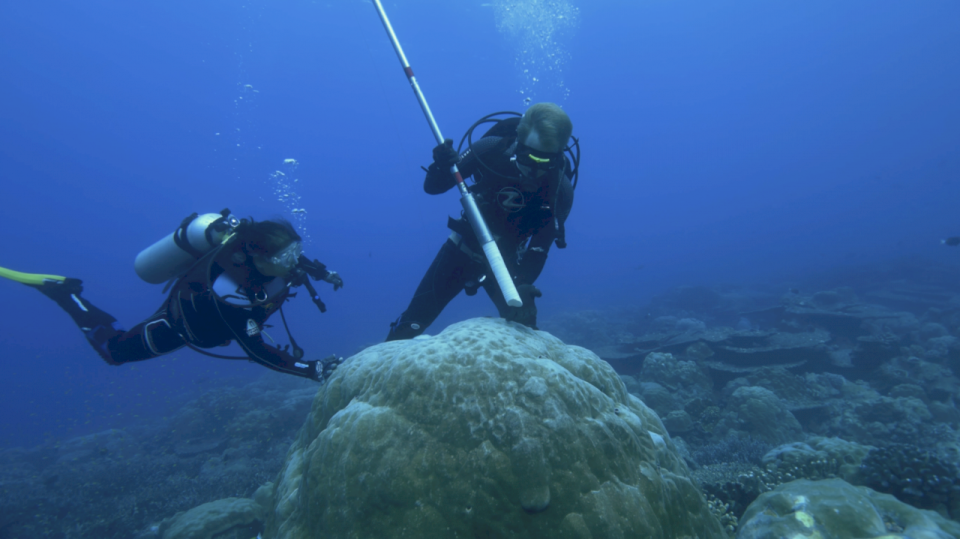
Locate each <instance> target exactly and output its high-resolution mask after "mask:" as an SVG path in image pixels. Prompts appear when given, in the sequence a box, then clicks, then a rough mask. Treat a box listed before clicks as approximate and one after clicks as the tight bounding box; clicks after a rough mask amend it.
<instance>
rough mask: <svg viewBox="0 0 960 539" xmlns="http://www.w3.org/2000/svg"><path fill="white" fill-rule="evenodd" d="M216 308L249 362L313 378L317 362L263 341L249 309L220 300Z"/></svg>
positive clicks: (258, 325)
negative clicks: (294, 355) (226, 303)
mask: <svg viewBox="0 0 960 539" xmlns="http://www.w3.org/2000/svg"><path fill="white" fill-rule="evenodd" d="M213 301H217V300H213ZM279 301H283V299H282V298H281V299H280V300H279ZM217 309H218V311H217V312H218V314H219V316H220V318H221V319H222V320H223V323H224V324H226V325H227V327H228V328H229V330H230V334H231V335H232V336H233V338H234V340H236V341H237V344H239V345H240V348H243V351H244V352H245V353H246V354H247V357H249V358H250V359H251V360H252V361H255V362H257V363H259V364H261V365H263V366H264V367H267V368H268V369H272V370H275V371H277V372H282V373H286V374H293V375H296V376H302V377H304V378H310V379H316V378H315V377H316V374H317V373H316V361H304V360H298V359H297V358H295V357H293V356H292V355H290V354H288V353H287V352H285V351H284V350H281V349H280V348H277V347H275V346H271V345H269V344H267V343H266V342H264V340H263V333H262V329H263V328H262V327H261V326H260V324H259V323H257V322H256V321H255V320H253V317H251V313H250V311H248V310H247V309H243V308H238V307H233V306H228V305H225V304H223V303H220V304H219V305H218V306H217ZM248 328H249V330H250V331H248ZM250 333H253V335H251V334H250Z"/></svg>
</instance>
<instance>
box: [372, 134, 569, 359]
mask: <svg viewBox="0 0 960 539" xmlns="http://www.w3.org/2000/svg"><path fill="white" fill-rule="evenodd" d="M519 122H520V119H519V118H511V119H507V120H502V121H500V122H499V123H497V124H496V125H495V126H494V127H493V128H491V129H490V130H489V131H488V132H487V133H486V134H485V135H484V137H483V138H481V139H480V140H477V141H475V142H474V143H473V148H472V150H471V149H468V150H467V151H465V152H464V153H463V154H462V155H461V156H460V161H459V163H458V164H457V167H458V168H459V170H460V173H461V175H462V176H463V178H468V177H470V176H473V179H474V184H473V185H471V186H470V187H469V189H470V192H471V193H473V194H474V197H475V198H476V201H477V206H478V207H479V208H480V212H481V213H482V214H483V217H484V219H485V220H486V223H487V227H488V228H489V229H490V233H491V234H492V235H493V237H494V239H496V241H497V246H498V247H499V248H500V253H501V255H502V256H503V260H504V263H505V264H506V267H507V270H508V271H509V272H510V275H511V276H513V279H514V283H515V284H516V285H517V286H520V285H523V284H530V285H532V284H533V283H534V281H536V280H537V277H539V276H540V272H541V271H542V270H543V266H544V264H546V261H547V253H548V252H549V250H550V246H551V245H552V244H553V243H554V241H556V242H557V245H558V247H560V248H563V247H565V246H566V243H565V238H564V222H565V221H566V219H567V216H569V215H570V209H571V208H572V207H573V187H572V185H571V183H570V180H571V178H570V175H571V171H570V166H569V163H566V166H565V167H564V168H563V169H561V170H557V171H556V172H554V173H553V174H550V175H549V177H547V176H545V177H544V178H541V179H540V180H538V181H537V182H530V181H529V180H526V179H524V178H523V177H522V176H521V175H520V173H519V171H518V169H517V167H516V165H515V164H514V163H513V162H512V161H511V160H510V158H511V157H512V156H513V155H514V150H515V143H516V127H517V125H518V124H519ZM481 161H482V163H481ZM455 185H456V179H455V178H454V177H453V175H452V174H450V172H449V170H443V169H441V168H440V167H438V166H437V165H436V164H433V165H431V166H430V168H429V169H427V176H426V178H425V179H424V182H423V189H424V191H426V192H427V193H428V194H431V195H437V194H441V193H445V192H447V191H449V190H450V189H452V188H453V187H455ZM448 226H449V227H450V229H451V230H453V232H454V233H455V234H453V235H451V236H450V238H448V239H447V241H445V242H444V244H443V246H442V247H441V248H440V252H439V253H437V256H436V258H434V260H433V263H432V264H431V265H430V268H429V269H428V270H427V273H426V275H424V276H423V279H422V280H421V281H420V285H419V286H418V287H417V290H416V292H415V293H414V295H413V299H412V300H411V301H410V305H409V306H408V307H407V309H406V310H405V311H404V312H403V314H402V315H400V318H398V319H397V320H396V321H395V322H393V323H392V324H390V333H389V335H388V336H387V340H388V341H389V340H397V339H410V338H413V337H416V336H417V335H420V334H421V333H423V332H424V330H426V329H427V327H428V326H429V325H430V324H432V323H433V321H434V320H436V318H437V316H439V315H440V313H441V311H443V309H444V307H446V306H447V304H448V303H450V301H451V300H452V299H453V298H455V297H456V296H457V294H459V293H460V291H461V290H466V292H467V294H468V295H473V294H475V293H476V292H477V288H479V287H480V286H482V287H483V289H484V291H485V292H486V293H487V295H488V296H489V297H490V299H491V300H492V301H493V303H494V305H496V306H497V310H498V312H499V313H500V316H502V317H504V318H509V309H511V307H508V306H507V304H506V300H505V299H504V297H503V293H502V292H501V291H500V287H499V285H498V284H497V283H496V279H494V278H493V274H492V272H490V270H489V267H488V265H487V263H486V259H485V258H484V254H483V248H482V247H481V246H480V243H479V242H478V241H477V238H476V235H475V234H474V233H473V230H472V229H471V227H470V224H469V223H468V222H467V220H466V218H464V217H461V218H460V219H456V220H455V219H452V218H451V219H449V222H448Z"/></svg>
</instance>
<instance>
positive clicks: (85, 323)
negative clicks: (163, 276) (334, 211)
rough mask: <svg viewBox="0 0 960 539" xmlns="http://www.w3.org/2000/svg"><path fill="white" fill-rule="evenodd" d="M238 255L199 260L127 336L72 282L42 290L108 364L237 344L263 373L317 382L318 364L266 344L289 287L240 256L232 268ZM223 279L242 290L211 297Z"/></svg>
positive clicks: (214, 255)
mask: <svg viewBox="0 0 960 539" xmlns="http://www.w3.org/2000/svg"><path fill="white" fill-rule="evenodd" d="M235 252H236V251H235V250H228V249H227V248H224V249H222V250H221V252H218V253H211V254H210V255H208V256H207V257H205V258H204V259H201V260H200V261H199V262H198V263H197V264H196V265H194V267H193V268H192V269H191V270H190V271H189V272H188V273H187V274H186V275H184V276H183V277H181V278H180V279H179V280H178V281H177V282H176V284H174V285H173V287H172V289H171V290H170V294H169V296H167V300H166V301H165V302H164V304H163V306H161V307H160V309H159V310H158V311H157V312H156V313H154V314H153V316H151V317H149V318H148V319H146V320H144V321H143V322H141V323H139V324H137V325H136V326H134V327H133V328H132V329H131V330H129V331H125V330H124V329H123V328H122V327H120V325H119V324H117V321H116V319H115V318H114V317H113V316H111V315H110V314H108V313H106V312H104V311H102V310H100V309H98V308H97V307H96V306H94V305H93V304H91V303H90V302H89V301H87V300H86V299H85V298H82V297H80V292H81V291H82V287H81V286H80V282H79V281H77V280H75V279H69V280H68V282H67V283H65V284H64V285H60V286H62V287H64V288H59V287H56V288H55V287H48V288H41V291H42V292H44V293H45V294H46V295H48V296H49V297H51V298H52V299H54V300H55V301H56V302H57V304H59V305H60V306H61V307H62V308H63V309H64V310H65V311H67V313H68V314H69V315H70V316H71V317H72V318H73V320H74V321H75V322H76V323H77V325H78V326H80V329H81V330H82V331H83V332H84V334H85V335H86V337H87V340H88V341H90V344H91V345H93V347H94V349H96V350H97V352H98V353H99V354H100V356H101V357H102V358H103V359H104V360H105V361H106V362H107V363H109V364H111V365H120V364H123V363H129V362H132V361H142V360H145V359H151V358H154V357H157V356H161V355H164V354H169V353H170V352H173V351H175V350H178V349H180V348H182V347H184V346H188V345H190V346H192V347H195V348H214V347H220V346H226V345H227V344H229V343H230V341H237V344H239V345H240V347H241V348H243V350H244V352H245V353H246V354H247V356H248V357H249V359H251V360H253V361H255V362H257V363H259V364H261V365H263V366H265V367H268V368H270V369H273V370H275V371H279V372H283V373H287V374H294V375H297V376H303V377H305V378H311V379H314V380H317V379H318V371H317V361H304V360H300V359H296V358H294V357H293V356H292V355H290V354H289V353H287V352H286V350H285V349H280V348H278V347H275V346H271V345H269V344H267V343H266V342H265V341H264V340H263V327H264V323H265V322H266V320H267V319H268V318H270V316H271V315H273V314H274V313H275V312H277V310H279V309H280V307H281V306H282V305H283V302H285V301H286V300H287V299H288V298H289V297H290V286H291V284H290V283H288V282H285V281H284V280H283V279H282V278H280V277H268V276H265V275H262V274H261V273H260V272H258V271H257V270H256V269H255V268H254V267H253V265H252V264H250V263H249V262H248V261H246V260H245V258H244V257H242V256H241V257H238V258H239V259H240V260H241V262H239V263H234V262H233V259H232V258H231V255H233V253H235ZM321 266H322V265H321ZM322 271H326V270H325V269H323V270H322ZM225 274H229V277H231V279H232V281H233V282H234V283H242V284H240V285H238V286H231V287H230V294H223V293H222V292H223V290H219V291H220V292H221V294H218V293H216V292H214V291H213V290H211V284H212V283H215V282H217V279H218V278H220V277H221V276H224V275H225ZM278 279H279V280H278ZM224 282H225V281H224ZM215 287H216V288H218V289H219V288H220V287H219V286H215ZM229 301H232V303H230V302H229ZM237 303H244V305H238V304H237ZM238 359H239V358H238Z"/></svg>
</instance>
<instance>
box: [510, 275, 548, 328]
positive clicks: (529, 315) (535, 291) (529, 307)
mask: <svg viewBox="0 0 960 539" xmlns="http://www.w3.org/2000/svg"><path fill="white" fill-rule="evenodd" d="M517 294H519V296H520V301H522V302H523V306H521V307H507V312H506V313H505V315H504V318H505V319H506V320H509V321H510V322H516V323H518V324H523V325H525V326H527V327H529V328H532V329H538V328H537V305H536V303H534V299H535V298H539V297H542V296H543V292H541V291H540V289H539V288H537V287H535V286H533V285H532V284H522V285H520V286H518V287H517Z"/></svg>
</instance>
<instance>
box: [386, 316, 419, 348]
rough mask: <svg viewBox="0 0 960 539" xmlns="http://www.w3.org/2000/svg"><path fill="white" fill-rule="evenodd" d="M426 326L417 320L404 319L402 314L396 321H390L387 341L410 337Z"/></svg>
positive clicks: (416, 334)
mask: <svg viewBox="0 0 960 539" xmlns="http://www.w3.org/2000/svg"><path fill="white" fill-rule="evenodd" d="M426 329H427V328H425V327H423V326H422V325H421V324H419V323H417V322H411V321H410V320H404V318H403V315H400V318H398V319H397V321H396V322H391V323H390V333H388V334H387V341H386V342H390V341H402V340H406V339H412V338H414V337H416V336H418V335H420V334H422V333H423V332H424V330H426Z"/></svg>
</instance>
